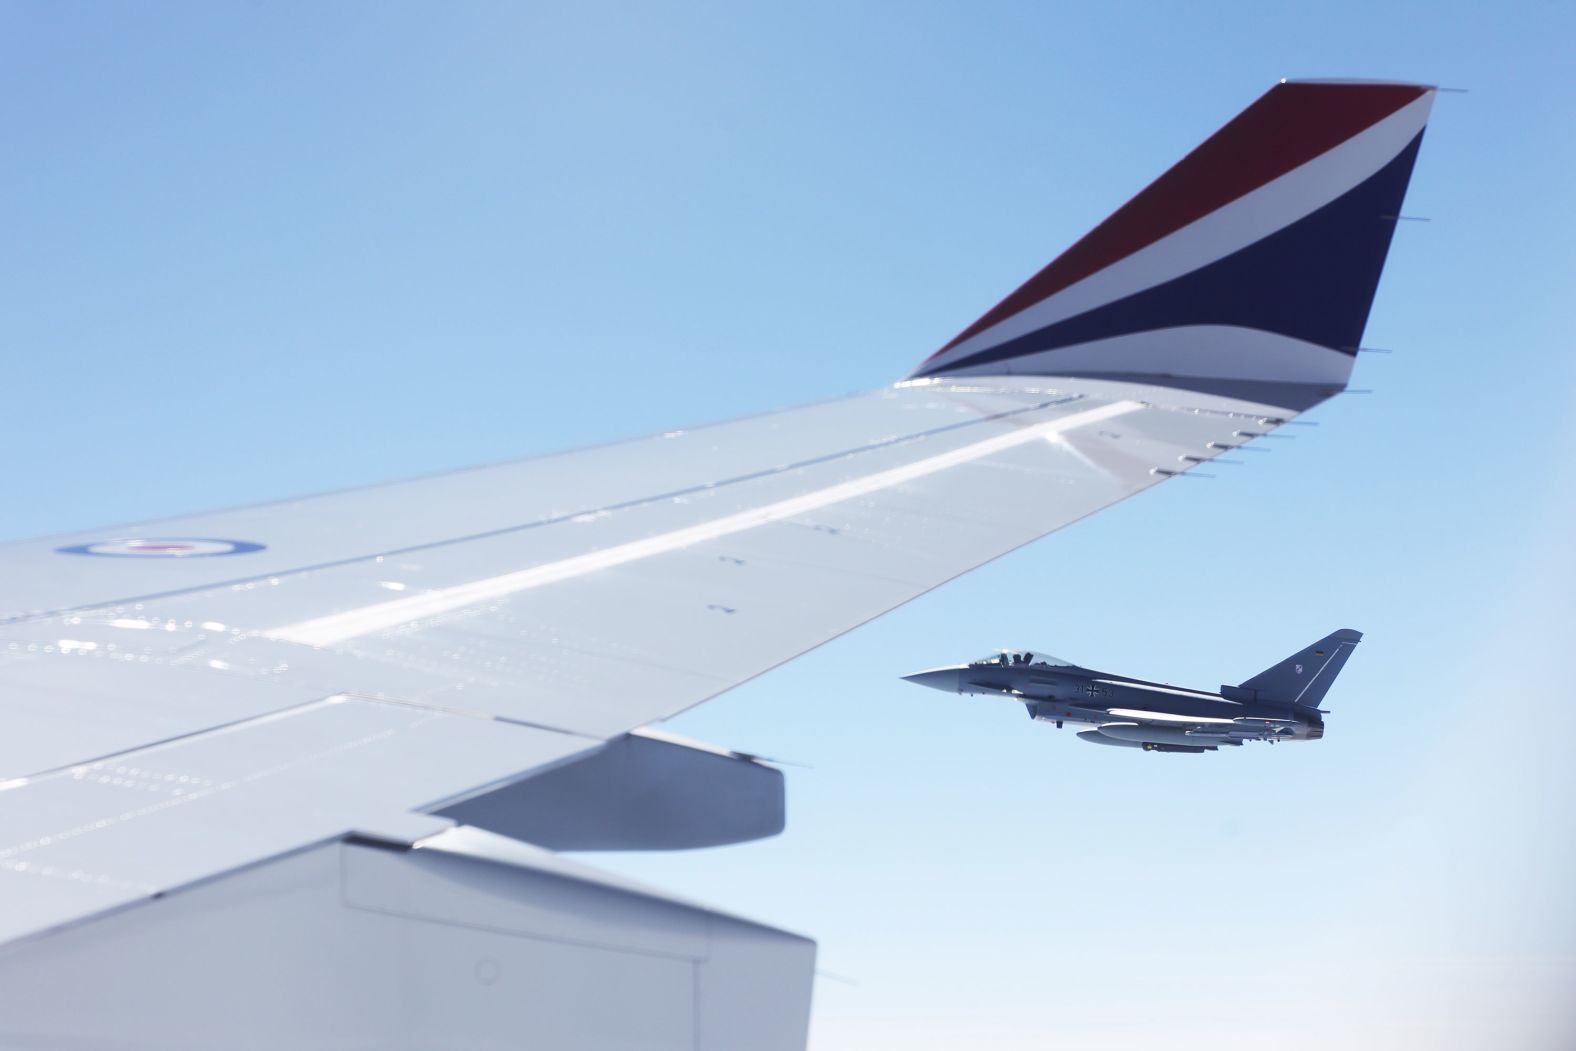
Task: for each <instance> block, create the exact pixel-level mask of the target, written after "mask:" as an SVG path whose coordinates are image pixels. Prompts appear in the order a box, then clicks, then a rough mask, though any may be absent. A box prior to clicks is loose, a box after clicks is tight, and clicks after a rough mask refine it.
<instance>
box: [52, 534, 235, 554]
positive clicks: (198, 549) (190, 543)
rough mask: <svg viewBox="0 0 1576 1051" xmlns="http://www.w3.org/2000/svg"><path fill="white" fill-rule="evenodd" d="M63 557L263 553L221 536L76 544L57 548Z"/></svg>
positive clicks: (151, 538) (153, 538)
mask: <svg viewBox="0 0 1576 1051" xmlns="http://www.w3.org/2000/svg"><path fill="white" fill-rule="evenodd" d="M55 550H56V551H58V552H60V553H61V554H62V555H98V556H99V557H101V558H212V557H213V556H215V555H248V554H251V553H252V552H253V551H261V550H263V545H262V544H255V543H253V542H252V541H250V540H222V539H219V538H217V537H196V536H140V537H126V538H121V539H116V540H99V541H96V542H94V543H91V544H72V545H71V546H69V547H58V548H56V549H55Z"/></svg>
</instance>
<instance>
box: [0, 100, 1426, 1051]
mask: <svg viewBox="0 0 1576 1051" xmlns="http://www.w3.org/2000/svg"><path fill="white" fill-rule="evenodd" d="M1433 97H1434V92H1433V90H1432V89H1430V88H1427V87H1423V86H1417V85H1404V84H1381V83H1283V84H1280V85H1278V86H1276V87H1274V88H1272V89H1271V90H1270V91H1269V92H1268V93H1267V94H1265V95H1264V96H1263V97H1262V98H1260V99H1259V100H1258V101H1257V102H1255V103H1254V104H1253V105H1252V106H1250V107H1249V108H1248V109H1247V110H1246V111H1244V112H1243V113H1242V114H1241V115H1240V116H1238V117H1237V118H1235V119H1234V120H1232V121H1231V122H1230V123H1228V124H1227V125H1226V126H1225V127H1224V128H1222V129H1221V130H1220V131H1219V132H1218V133H1217V134H1215V135H1214V136H1212V137H1211V138H1210V139H1209V140H1208V141H1206V142H1205V143H1204V144H1203V145H1202V146H1201V147H1199V148H1198V149H1197V150H1195V151H1194V152H1193V153H1191V154H1189V155H1188V156H1187V157H1186V158H1185V159H1183V160H1182V161H1181V162H1180V163H1179V164H1177V165H1176V166H1175V167H1173V168H1172V169H1171V170H1170V171H1168V172H1167V173H1166V174H1164V175H1163V176H1161V177H1160V179H1159V180H1158V181H1156V182H1155V183H1154V184H1153V185H1152V186H1150V187H1149V188H1148V189H1146V190H1144V191H1143V192H1142V193H1140V194H1139V195H1138V196H1137V197H1136V198H1134V199H1133V200H1132V201H1131V202H1130V203H1128V204H1127V205H1125V206H1124V207H1123V208H1121V209H1120V210H1118V211H1117V212H1116V213H1115V214H1114V215H1113V216H1112V217H1111V218H1110V219H1108V220H1106V221H1105V222H1103V223H1101V224H1100V225H1099V226H1097V227H1096V228H1095V229H1094V230H1093V231H1092V232H1091V233H1090V234H1089V235H1088V236H1087V237H1085V238H1084V239H1082V240H1081V241H1079V242H1078V243H1077V244H1076V245H1074V246H1073V248H1071V249H1069V250H1068V251H1067V252H1066V253H1065V254H1064V255H1062V256H1061V257H1059V258H1058V259H1056V260H1055V261H1054V262H1052V263H1051V264H1050V265H1049V266H1048V267H1046V268H1045V269H1044V270H1043V271H1041V272H1040V273H1038V274H1037V275H1035V276H1034V277H1033V278H1031V279H1030V280H1029V281H1028V282H1027V283H1026V284H1024V285H1023V286H1022V287H1021V288H1019V289H1018V290H1017V291H1016V292H1014V293H1012V294H1011V295H1010V296H1008V297H1007V298H1006V299H1005V300H1003V301H1002V302H1001V303H1000V304H999V305H998V306H996V307H995V308H993V309H991V310H990V311H988V312H987V313H986V314H985V315H984V316H983V317H981V318H980V319H979V320H978V321H977V322H975V323H974V324H972V325H970V326H969V327H968V328H967V329H965V330H964V331H963V332H962V333H961V334H959V335H958V336H957V337H956V338H955V339H953V340H951V341H950V342H949V343H947V345H946V346H945V347H943V348H942V350H941V351H939V352H938V353H937V354H935V355H933V356H932V357H931V358H929V359H928V360H926V361H925V362H924V363H923V364H922V365H921V366H920V367H919V368H918V369H916V370H915V371H914V372H913V374H912V375H911V376H910V377H909V378H908V379H907V380H905V381H902V382H899V383H896V384H894V385H892V386H889V387H885V388H882V389H880V390H876V391H871V392H868V393H865V394H859V395H854V396H851V397H847V398H840V399H836V400H832V401H827V402H822V403H819V404H815V405H811V406H807V407H804V408H799V409H793V410H789V411H786V412H780V413H773V414H767V415H763V416H756V417H751V418H748V419H742V420H735V421H733V422H729V423H723V424H720V425H715V426H710V427H700V428H692V429H688V430H675V431H669V432H666V433H664V434H661V435H656V436H653V437H650V438H646V439H641V440H637V441H629V442H623V443H619V444H615V445H609V446H602V447H598V448H593V449H587V450H581V451H577V452H570V453H565V454H561V455H555V456H547V457H541V458H536V459H528V460H521V461H516V462H510V463H503V464H499V465H495V466H490V467H484V468H480V469H475V470H469V471H461V472H456V473H453V474H446V475H439V476H434V477H427V478H420V479H415V480H411V481H406V482H400V483H395V484H389V485H382V486H374V487H370V488H364V489H357V490H350V491H345V492H338V493H329V494H324V495H319V496H313V497H307V498H303V499H298V500H289V501H283V502H279V503H273V504H268V505H262V506H256V507H249V508H240V509H232V510H226V511H216V512H211V513H205V514H194V515H187V516H183V517H175V518H167V519H162V520H159V521H155V522H148V523H142V524H138V525H131V526H118V527H115V528H110V529H99V530H84V531H81V532H76V533H72V534H70V535H63V536H56V537H50V538H45V539H40V540H35V541H25V542H20V543H14V544H8V545H4V546H3V547H0V579H3V580H4V581H5V587H4V588H3V589H0V636H3V637H0V698H3V700H0V1045H4V1046H51V1047H65V1046H73V1047H157V1048H163V1049H170V1048H215V1047H226V1048H234V1047H257V1048H278V1047H296V1048H302V1047H323V1046H349V1045H351V1044H353V1045H355V1046H376V1047H384V1048H426V1047H434V1046H441V1047H446V1048H470V1047H475V1048H480V1047H497V1046H503V1045H505V1044H509V1045H511V1046H512V1045H514V1044H516V1043H518V1042H520V1041H521V1040H525V1041H528V1042H530V1043H532V1044H533V1045H534V1046H542V1047H555V1048H571V1047H628V1046H634V1045H636V1044H638V1045H639V1046H642V1047H682V1048H689V1049H694V1048H738V1047H750V1048H755V1049H762V1051H765V1049H772V1048H790V1047H798V1046H802V1044H803V1042H804V1039H805V1032H806V1026H807V1017H808V1010H809V1008H808V1005H809V992H810V981H811V973H812V968H813V959H814V946H813V943H811V942H809V941H808V940H806V939H804V938H800V937H796V936H794V935H791V934H787V933H784V932H781V931H775V930H772V929H771V928H768V927H764V926H761V925H759V924H755V923H751V922H748V921H745V920H740V919H737V918H733V917H727V916H723V915H721V914H719V913H717V912H715V911H713V910H708V909H705V908H703V907H701V906H698V905H695V904H693V903H688V902H683V901H679V900H676V899H674V898H672V897H671V896H669V895H666V894H663V893H661V892H659V891H655V890H652V889H650V888H644V887H637V886H632V885H630V884H628V883H627V882H625V881H622V880H619V879H616V878H614V877H611V876H608V875H606V874H602V873H598V872H597V871H595V870H594V869H590V868H588V867H586V866H584V865H581V864H579V863H576V862H571V861H569V860H566V859H565V858H563V857H561V856H559V855H558V854H557V853H555V852H554V851H555V849H558V848H561V849H668V848H677V847H690V846H697V845H703V844H716V843H723V842H730V841H737V840H739V839H744V838H750V837H753V836H761V835H769V834H771V833H773V832H775V831H776V830H778V829H779V828H781V827H782V821H783V811H782V796H781V793H782V785H781V777H780V775H778V774H777V772H776V771H775V770H772V769H771V768H770V767H768V766H766V765H763V764H762V763H760V762H759V761H757V760H755V759H752V758H750V757H748V756H739V755H735V754H733V753H730V752H729V751H727V750H726V749H718V748H712V747H709V746H704V745H698V744H696V743H694V742H684V741H681V740H675V739H673V738H672V737H671V736H669V735H666V734H662V733H660V732H658V731H654V730H653V729H652V728H651V727H650V724H652V723H654V722H658V721H661V720H663V719H666V718H669V717H671V716H673V715H675V714H677V713H679V712H681V711H684V710H685V709H686V708H689V707H691V706H693V705H696V704H699V703H701V702H702V701H705V700H706V699H708V698H710V697H714V696H716V695H717V694H719V693H722V692H723V691H725V690H728V689H730V688H731V687H733V686H735V685H737V684H738V683H741V682H744V681H745V680H747V679H750V678H752V677H754V676H755V675H758V674H760V673H762V672H764V671H766V670H767V669H770V668H772V667H773V666H775V665H777V664H779V663H781V662H783V661H786V660H789V659H791V658H792V657H794V656H795V655H797V654H799V653H802V652H804V651H805V650H807V649H810V648H811V647H814V646H817V645H819V644H821V643H822V642H825V641H826V640H828V639H831V638H833V637H835V636H837V635H838V634H840V633H842V632H844V631H847V630H848V629H850V628H852V627H854V626H856V625H858V624H860V623H862V622H863V621H865V620H868V619H870V618H871V617H874V616H877V615H879V614H881V613H883V612H885V611H887V610H889V609H892V608H893V607H895V606H897V605H899V604H901V603H903V602H906V601H908V600H909V599H911V598H913V597H915V596H916V595H919V594H922V593H923V592H925V591H927V590H929V589H930V588H932V587H935V586H936V585H938V584H940V583H942V582H943V581H946V580H948V579H950V578H951V577H954V576H956V575H958V574H960V573H963V572H965V571H967V570H969V569H971V568H973V567H975V566H978V565H980V564H981V563H983V562H986V561H989V560H990V559H993V558H995V557H997V556H999V555H1001V554H1003V553H1005V552H1007V551H1010V550H1012V549H1013V548H1016V547H1018V546H1020V545H1022V544H1024V543H1027V542H1029V541H1031V540H1033V539H1035V538H1037V537H1040V536H1043V535H1044V534H1046V533H1049V532H1051V531H1053V530H1056V529H1058V528H1060V527H1061V526H1063V525H1066V524H1068V523H1070V522H1074V521H1077V520H1079V519H1081V518H1084V517H1085V516H1087V515H1089V514H1092V513H1093V512H1095V511H1098V510H1100V509H1101V508H1104V507H1106V506H1109V505H1110V504H1112V503H1115V502H1116V501H1119V500H1122V499H1125V498H1126V497H1129V496H1131V495H1134V494H1135V493H1138V492H1141V491H1143V490H1145V489H1147V488H1149V487H1150V486H1153V485H1157V484H1160V483H1162V482H1164V481H1165V480H1166V479H1167V478H1169V477H1171V476H1173V475H1176V474H1179V473H1182V472H1185V471H1188V470H1189V469H1191V468H1192V467H1193V466H1194V465H1196V464H1199V463H1205V462H1208V461H1209V460H1210V459H1212V458H1213V457H1215V456H1216V455H1217V454H1219V453H1220V452H1221V451H1223V450H1228V449H1231V448H1234V447H1236V446H1238V445H1241V444H1242V443H1244V442H1249V441H1252V440H1254V439H1255V438H1256V437H1257V436H1259V435H1262V434H1264V433H1265V432H1267V431H1270V430H1273V429H1275V428H1276V427H1279V426H1280V425H1281V424H1282V423H1284V422H1285V421H1286V420H1287V419H1288V418H1289V417H1291V416H1293V415H1295V414H1297V413H1299V412H1302V411H1303V410H1305V409H1307V408H1309V407H1311V406H1314V405H1317V404H1318V403H1320V402H1321V401H1323V400H1325V399H1326V398H1329V397H1331V396H1333V395H1335V394H1337V393H1339V392H1340V391H1342V390H1343V389H1345V386H1346V382H1347V378H1348V376H1349V374H1350V372H1351V368H1352V363H1353V360H1354V353H1355V347H1356V346H1357V345H1358V340H1359V336H1360V335H1361V333H1362V330H1363V326H1364V324H1365V322H1366V319H1367V316H1368V310H1369V306H1370V304H1371V303H1372V300H1373V296H1374V292H1375V288H1376V286H1377V283H1378V280H1379V272H1380V269H1381V267H1382V265H1383V262H1384V259H1385V254H1386V251H1387V249H1388V246H1389V243H1390V239H1391V236H1392V233H1393V231H1394V226H1395V223H1394V217H1395V216H1396V214H1397V213H1398V211H1399V208H1400V205H1401V201H1402V198H1403V195H1404V193H1405V189H1406V184H1407V180H1408V177H1409V175H1410V172H1411V169H1412V164H1413V160H1414V158H1415V157H1416V154H1417V149H1418V144H1419V142H1420V140H1421V136H1422V133H1423V127H1424V124H1425V122H1426V120H1427V116H1428V111H1429V106H1430V105H1431V103H1432V100H1433ZM833 382H835V381H833ZM84 1003H90V1004H91V1005H92V1009H91V1010H84V1009H83V1008H82V1005H83V1004H84Z"/></svg>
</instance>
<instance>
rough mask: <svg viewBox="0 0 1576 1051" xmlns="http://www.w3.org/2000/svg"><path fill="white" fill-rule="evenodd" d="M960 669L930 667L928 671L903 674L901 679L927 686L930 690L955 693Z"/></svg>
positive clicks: (960, 672)
mask: <svg viewBox="0 0 1576 1051" xmlns="http://www.w3.org/2000/svg"><path fill="white" fill-rule="evenodd" d="M962 671H963V669H962V668H932V669H930V670H929V671H917V672H915V673H914V674H913V675H905V676H903V679H904V681H905V682H913V683H918V684H919V685H921V686H929V687H930V688H931V689H932V690H942V691H944V692H946V693H957V692H958V682H959V677H960V675H961V674H962Z"/></svg>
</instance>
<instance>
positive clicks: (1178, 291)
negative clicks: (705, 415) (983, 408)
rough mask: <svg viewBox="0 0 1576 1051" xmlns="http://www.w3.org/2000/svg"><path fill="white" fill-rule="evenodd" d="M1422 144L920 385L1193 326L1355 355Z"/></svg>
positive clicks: (1412, 145)
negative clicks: (1153, 280)
mask: <svg viewBox="0 0 1576 1051" xmlns="http://www.w3.org/2000/svg"><path fill="white" fill-rule="evenodd" d="M1422 141H1423V135H1422V133H1421V132H1419V133H1418V136H1417V138H1415V139H1413V140H1412V141H1411V143H1410V144H1409V145H1408V146H1407V147H1406V148H1405V149H1404V150H1402V151H1401V152H1400V153H1398V154H1397V155H1396V156H1395V159H1394V160H1392V161H1391V162H1390V163H1389V164H1387V165H1385V166H1384V167H1383V168H1381V169H1379V171H1377V172H1375V173H1374V174H1373V175H1371V176H1369V177H1368V178H1367V179H1366V180H1364V181H1363V182H1361V183H1359V184H1358V185H1357V186H1354V187H1353V188H1352V189H1350V190H1348V191H1347V192H1346V193H1344V194H1342V195H1341V196H1340V197H1337V198H1336V199H1335V200H1333V201H1331V202H1330V203H1329V204H1327V205H1325V206H1324V207H1322V208H1320V209H1318V210H1317V211H1314V212H1310V213H1309V214H1307V215H1305V216H1303V217H1302V218H1301V219H1299V220H1297V221H1296V222H1294V223H1292V224H1291V225H1289V226H1287V227H1284V228H1283V229H1281V230H1277V231H1276V232H1275V233H1273V234H1270V235H1269V236H1268V237H1266V238H1264V239H1263V240H1261V241H1255V242H1254V243H1253V244H1251V245H1248V246H1247V247H1246V248H1242V249H1240V250H1238V251H1236V252H1233V253H1232V254H1231V255H1228V256H1225V257H1224V258H1222V259H1217V260H1216V261H1215V262H1213V263H1210V264H1209V265H1207V266H1203V267H1200V268H1199V269H1197V270H1194V271H1192V272H1191V273H1187V274H1183V275H1182V276H1181V277H1177V278H1173V279H1172V280H1170V281H1167V282H1165V283H1164V284H1160V285H1155V286H1154V287H1152V288H1146V289H1144V290H1143V291H1142V292H1135V293H1134V294H1133V295H1130V296H1128V297H1126V298H1125V299H1118V300H1116V301H1115V302H1112V303H1107V304H1106V305H1104V306H1101V307H1096V308H1095V309H1093V310H1090V311H1086V312H1085V313H1082V314H1078V315H1076V316H1074V317H1070V318H1067V319H1065V320H1063V321H1058V322H1056V323H1055V324H1053V325H1048V326H1046V327H1045V328H1042V329H1040V330H1038V331H1036V332H1030V333H1028V334H1027V335H1023V336H1019V337H1018V338H1016V339H1012V340H1008V341H1007V342H1005V343H1000V344H997V345H996V346H994V347H987V348H986V349H984V350H981V351H979V352H977V353H974V354H970V355H969V356H968V357H965V358H960V359H958V360H957V361H953V362H949V363H947V364H945V365H941V366H939V367H937V368H935V369H932V370H927V371H926V372H923V373H921V374H920V375H944V374H946V373H948V372H952V371H955V370H957V369H962V368H971V367H974V366H978V365H989V364H991V363H993V362H998V361H1008V360H1011V359H1013V358H1019V357H1023V356H1025V355H1028V354H1037V353H1041V352H1043V351H1047V350H1055V349H1057V348H1058V347H1070V346H1073V345H1075V344H1079V343H1089V342H1092V341H1094V340H1097V339H1109V338H1111V337H1113V336H1126V335H1131V334H1133V333H1135V332H1148V331H1151V330H1153V329H1162V328H1177V327H1181V326H1184V325H1233V326H1237V327H1240V328H1256V329H1261V330H1263V331H1266V332H1277V333H1280V334H1282V335H1286V336H1291V337H1293V338H1294V339H1301V340H1306V341H1307V342H1309V343H1317V344H1319V345H1320V346H1324V347H1329V348H1331V349H1332V350H1339V351H1342V352H1344V353H1347V354H1355V353H1356V351H1355V349H1354V348H1356V347H1357V346H1358V345H1359V344H1360V343H1361V342H1362V335H1363V328H1364V327H1365V326H1366V325H1367V324H1368V311H1369V309H1370V308H1371V307H1372V306H1373V301H1374V292H1375V290H1377V288H1378V287H1379V275H1380V272H1381V271H1383V269H1384V261H1385V256H1386V255H1387V254H1388V252H1389V250H1390V238H1391V236H1392V235H1393V234H1394V233H1395V225H1396V224H1395V216H1396V215H1397V214H1398V213H1399V212H1400V209H1401V201H1402V199H1403V198H1404V197H1405V196H1406V186H1407V182H1408V181H1409V180H1410V179H1411V177H1412V165H1413V164H1414V163H1415V162H1416V160H1417V150H1418V147H1419V146H1420V145H1421V144H1422Z"/></svg>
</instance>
